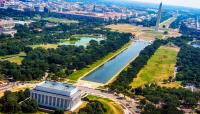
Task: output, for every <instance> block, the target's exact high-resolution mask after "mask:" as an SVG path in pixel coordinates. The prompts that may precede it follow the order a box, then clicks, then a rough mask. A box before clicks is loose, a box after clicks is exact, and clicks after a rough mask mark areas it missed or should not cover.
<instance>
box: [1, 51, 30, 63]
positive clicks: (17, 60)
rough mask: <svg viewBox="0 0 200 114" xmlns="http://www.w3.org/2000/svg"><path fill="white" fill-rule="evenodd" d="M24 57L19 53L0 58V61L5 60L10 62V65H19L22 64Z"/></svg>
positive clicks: (22, 53) (23, 54)
mask: <svg viewBox="0 0 200 114" xmlns="http://www.w3.org/2000/svg"><path fill="white" fill-rule="evenodd" d="M25 56H26V54H25V53H24V52H21V53H19V54H13V55H6V56H0V61H5V60H7V61H10V62H12V63H17V64H21V62H22V60H23V59H24V57H25Z"/></svg>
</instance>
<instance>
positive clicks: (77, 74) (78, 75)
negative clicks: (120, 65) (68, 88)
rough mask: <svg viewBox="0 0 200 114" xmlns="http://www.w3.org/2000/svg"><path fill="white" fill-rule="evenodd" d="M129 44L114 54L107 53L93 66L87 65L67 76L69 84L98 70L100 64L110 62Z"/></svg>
mask: <svg viewBox="0 0 200 114" xmlns="http://www.w3.org/2000/svg"><path fill="white" fill-rule="evenodd" d="M130 44H131V42H129V43H127V44H125V45H124V46H123V47H122V48H121V49H119V50H117V51H116V52H114V53H109V54H108V55H107V56H105V57H103V58H102V59H100V60H97V61H96V62H94V63H93V64H91V65H89V66H87V67H85V68H83V69H81V70H78V71H75V72H74V73H72V74H71V75H69V77H68V78H67V79H69V82H76V81H77V80H78V79H80V78H81V77H83V76H86V75H87V74H88V73H90V72H91V71H93V70H95V69H96V68H98V67H99V66H101V65H102V64H104V63H105V62H107V61H108V60H110V59H111V58H113V57H115V56H116V55H118V54H119V53H121V52H122V51H123V50H125V49H126V48H127V47H128V46H129V45H130Z"/></svg>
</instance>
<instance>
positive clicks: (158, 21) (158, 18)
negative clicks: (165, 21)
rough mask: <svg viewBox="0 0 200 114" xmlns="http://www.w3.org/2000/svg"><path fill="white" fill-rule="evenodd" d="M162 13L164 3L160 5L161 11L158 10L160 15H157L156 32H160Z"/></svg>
mask: <svg viewBox="0 0 200 114" xmlns="http://www.w3.org/2000/svg"><path fill="white" fill-rule="evenodd" d="M161 13H162V2H161V3H160V6H159V9H158V15H157V20H156V27H155V31H158V30H159V24H160V19H161Z"/></svg>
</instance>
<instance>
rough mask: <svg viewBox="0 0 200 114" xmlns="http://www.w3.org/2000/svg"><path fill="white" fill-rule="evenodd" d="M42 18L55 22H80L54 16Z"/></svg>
mask: <svg viewBox="0 0 200 114" xmlns="http://www.w3.org/2000/svg"><path fill="white" fill-rule="evenodd" d="M41 20H47V21H49V22H53V23H64V24H73V23H79V22H78V21H76V20H68V19H59V18H53V17H49V18H41Z"/></svg>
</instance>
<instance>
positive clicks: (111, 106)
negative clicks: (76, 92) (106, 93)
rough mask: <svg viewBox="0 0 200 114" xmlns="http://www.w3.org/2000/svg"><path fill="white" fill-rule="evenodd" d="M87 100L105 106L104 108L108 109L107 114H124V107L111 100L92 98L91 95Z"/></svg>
mask: <svg viewBox="0 0 200 114" xmlns="http://www.w3.org/2000/svg"><path fill="white" fill-rule="evenodd" d="M87 98H88V99H89V100H97V101H99V102H101V103H102V104H103V105H104V107H105V108H106V109H107V112H106V114H123V109H122V107H121V106H120V105H119V104H116V103H115V102H113V101H112V100H110V99H107V98H101V97H96V96H91V95H88V96H87Z"/></svg>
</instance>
